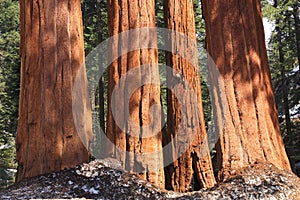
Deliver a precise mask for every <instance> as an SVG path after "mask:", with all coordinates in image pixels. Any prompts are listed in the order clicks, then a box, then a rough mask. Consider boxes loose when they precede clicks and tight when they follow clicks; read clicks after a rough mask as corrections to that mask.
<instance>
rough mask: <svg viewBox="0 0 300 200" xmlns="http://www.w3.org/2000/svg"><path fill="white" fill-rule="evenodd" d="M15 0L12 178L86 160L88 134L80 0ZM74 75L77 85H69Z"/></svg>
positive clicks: (89, 136)
mask: <svg viewBox="0 0 300 200" xmlns="http://www.w3.org/2000/svg"><path fill="white" fill-rule="evenodd" d="M20 4H21V49H20V54H21V61H22V62H21V63H22V66H21V91H20V106H19V124H18V133H17V137H16V149H17V161H18V164H19V166H18V173H17V181H20V180H22V179H23V178H26V177H32V176H36V175H39V174H44V173H49V172H52V171H58V170H61V169H64V168H70V167H74V166H75V165H78V164H80V163H83V162H87V161H89V152H88V150H87V148H88V143H89V140H90V139H91V137H92V135H91V134H92V130H91V129H92V126H91V111H90V105H89V100H88V93H87V79H86V77H85V76H86V74H85V66H84V43H83V29H82V21H81V7H80V1H79V0H76V1H70V0H62V1H41V0H37V1H33V0H21V1H20ZM75 80H80V87H79V88H77V90H76V91H73V85H74V81H75ZM72 98H73V100H74V99H75V101H73V103H72ZM72 104H73V106H76V111H77V112H78V111H79V113H75V118H74V119H73V108H74V107H72ZM74 121H76V123H77V124H75V123H74ZM78 127H79V128H78ZM76 128H78V130H77V129H76ZM79 134H80V135H79Z"/></svg>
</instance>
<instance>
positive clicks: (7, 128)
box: [0, 0, 20, 188]
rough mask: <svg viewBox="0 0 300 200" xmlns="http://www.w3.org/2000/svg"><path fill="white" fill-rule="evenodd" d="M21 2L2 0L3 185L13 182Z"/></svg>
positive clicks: (0, 116) (0, 123)
mask: <svg viewBox="0 0 300 200" xmlns="http://www.w3.org/2000/svg"><path fill="white" fill-rule="evenodd" d="M19 21H20V20H19V1H12V0H3V1H1V2H0V27H1V28H0V188H1V187H3V186H7V185H9V184H11V183H12V182H13V181H14V175H15V168H16V162H15V143H14V136H15V134H16V131H17V120H18V101H19V82H20V80H19V76H20V73H19V71H20V59H19V37H20V35H19Z"/></svg>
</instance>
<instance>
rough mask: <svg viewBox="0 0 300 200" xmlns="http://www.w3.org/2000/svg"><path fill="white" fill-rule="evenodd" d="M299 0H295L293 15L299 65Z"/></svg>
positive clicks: (299, 63)
mask: <svg viewBox="0 0 300 200" xmlns="http://www.w3.org/2000/svg"><path fill="white" fill-rule="evenodd" d="M298 2H299V1H298V0H295V4H294V6H293V16H294V20H295V21H294V22H295V31H296V43H297V44H296V45H297V56H298V65H300V19H299V17H300V9H299V3H298ZM299 71H300V70H299Z"/></svg>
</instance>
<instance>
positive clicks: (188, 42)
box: [165, 0, 216, 192]
mask: <svg viewBox="0 0 300 200" xmlns="http://www.w3.org/2000/svg"><path fill="white" fill-rule="evenodd" d="M193 6H194V1H193V0H186V1H180V0H178V1H174V0H165V21H166V24H167V28H169V29H171V30H172V31H174V34H172V36H171V44H172V52H173V53H171V52H168V53H167V65H168V66H170V67H172V68H173V70H174V73H173V74H171V75H170V74H169V75H168V77H167V79H168V82H169V83H174V77H176V76H178V74H179V75H181V76H182V77H183V78H184V79H183V80H181V81H180V82H179V83H178V84H179V85H173V86H174V91H170V90H169V92H168V134H167V136H166V142H165V143H169V142H173V143H174V144H173V147H174V148H173V150H172V151H173V157H175V158H178V157H179V158H178V159H177V160H175V161H174V163H173V164H171V165H170V166H168V167H166V170H165V171H166V186H167V189H173V190H175V191H179V192H187V191H189V190H190V186H191V184H192V179H193V175H194V174H195V177H196V179H197V180H195V181H198V183H199V184H200V187H202V188H208V187H212V186H214V184H215V183H216V181H215V178H214V174H213V168H212V162H211V157H210V153H209V149H208V145H207V133H206V128H205V122H204V115H203V113H204V112H203V107H202V96H201V87H200V74H199V70H198V64H197V63H198V59H197V58H198V51H197V46H196V44H197V41H196V28H195V19H194V10H193ZM175 32H180V33H183V34H184V36H185V37H180V36H179V35H178V34H177V33H175ZM174 52H181V53H179V54H177V53H174ZM175 73H178V74H177V75H176V74H175ZM176 84H177V83H176ZM185 85H188V87H186V86H185ZM180 89H182V91H175V90H180ZM176 93H178V94H180V95H182V96H184V98H183V102H180V100H178V97H176V95H175V94H176ZM195 101H196V104H195V103H194V102H195ZM193 113H195V114H193ZM196 118H197V119H196ZM195 123H196V124H195ZM182 134H183V135H182ZM181 135H182V136H181ZM193 135H194V137H192V138H191V140H189V139H187V138H188V137H191V136H193ZM176 136H177V137H176ZM183 148H186V150H185V152H182V153H183V154H182V155H181V156H180V153H181V151H182V149H183Z"/></svg>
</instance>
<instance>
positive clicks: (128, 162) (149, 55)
mask: <svg viewBox="0 0 300 200" xmlns="http://www.w3.org/2000/svg"><path fill="white" fill-rule="evenodd" d="M154 6H155V4H154V0H130V1H127V0H119V1H115V0H109V1H108V23H109V33H110V36H114V35H117V34H119V33H120V32H124V31H127V30H132V34H130V35H129V36H124V37H122V38H120V39H118V37H115V39H114V40H113V42H112V45H111V49H110V52H111V55H110V56H112V57H115V58H118V57H119V56H120V57H119V58H118V59H116V60H114V61H113V63H112V64H111V66H110V68H109V82H108V102H109V104H108V117H107V131H106V132H107V137H108V138H109V139H110V141H111V142H112V143H113V144H114V145H108V147H106V151H105V154H107V155H108V156H113V157H115V158H117V159H119V160H120V161H122V163H123V166H124V168H125V169H126V170H128V171H130V172H138V174H139V176H140V177H142V178H144V179H146V180H148V181H150V182H152V183H154V184H156V185H158V186H160V187H164V172H163V167H162V163H163V157H162V138H161V137H162V136H161V132H158V133H156V132H155V130H156V129H155V128H153V129H151V128H149V129H142V128H140V126H141V127H146V126H149V127H152V126H153V127H160V123H161V112H160V111H153V110H150V108H151V107H152V106H154V105H159V106H160V105H161V104H160V87H159V85H152V84H146V85H144V86H142V87H140V88H135V89H136V90H135V91H134V92H133V93H132V94H131V93H130V90H131V89H133V88H132V87H134V85H135V84H137V85H139V84H140V85H143V84H142V82H143V81H145V80H149V79H151V80H156V82H157V83H158V84H159V73H158V66H157V63H158V55H157V54H158V53H157V49H152V48H149V49H135V50H134V51H131V52H129V53H127V52H126V49H128V48H129V47H130V46H135V47H138V46H139V44H149V45H150V46H152V47H153V46H155V45H156V43H157V39H156V36H151V35H150V34H151V33H150V32H149V35H144V34H143V37H141V35H140V34H141V32H140V31H139V30H137V29H138V28H146V27H155V9H154ZM152 34H153V32H152ZM121 50H124V51H125V52H126V54H124V55H122V56H121V55H119V53H120V52H121ZM142 65H148V66H147V67H143V69H142V68H141V66H142ZM130 71H131V72H133V71H135V74H134V77H130V76H127V73H128V72H129V74H130ZM121 78H123V79H124V78H125V80H126V81H120V79H121ZM114 89H118V91H120V92H119V93H118V94H117V95H115V96H113V90H114ZM127 100H129V101H127ZM126 108H128V109H126ZM113 110H114V111H115V114H116V115H117V116H114V115H113ZM150 111H152V116H151V117H150V115H149V112H150ZM116 117H117V118H118V120H117V121H119V122H121V124H118V123H116ZM151 119H152V121H151ZM154 120H155V121H154ZM152 131H153V132H152ZM146 154H148V155H152V154H153V156H152V157H151V156H150V157H147V156H146ZM147 158H148V159H147Z"/></svg>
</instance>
